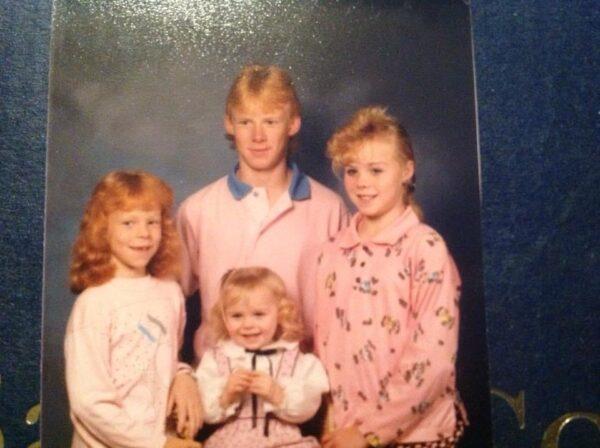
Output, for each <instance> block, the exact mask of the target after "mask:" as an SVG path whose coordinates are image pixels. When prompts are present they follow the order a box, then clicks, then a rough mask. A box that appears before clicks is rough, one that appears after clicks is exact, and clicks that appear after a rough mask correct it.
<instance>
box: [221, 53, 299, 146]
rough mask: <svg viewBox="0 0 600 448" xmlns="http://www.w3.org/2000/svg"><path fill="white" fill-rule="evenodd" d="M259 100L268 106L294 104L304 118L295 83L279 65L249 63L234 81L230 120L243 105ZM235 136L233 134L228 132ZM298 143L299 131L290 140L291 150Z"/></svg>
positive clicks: (293, 110) (227, 108)
mask: <svg viewBox="0 0 600 448" xmlns="http://www.w3.org/2000/svg"><path fill="white" fill-rule="evenodd" d="M252 100H255V101H256V100H258V101H260V102H261V103H262V104H263V105H264V107H266V108H267V109H275V108H280V107H283V106H285V105H289V106H290V112H291V116H292V117H300V115H301V107H300V101H299V100H298V95H297V94H296V89H295V88H294V83H293V82H292V78H291V77H290V75H289V73H288V72H286V71H285V70H283V69H282V68H279V67H277V66H276V65H259V64H251V65H246V66H245V67H244V68H242V70H241V71H240V73H239V74H238V76H237V77H236V78H235V80H234V81H233V84H232V85H231V88H230V89H229V94H228V95H227V102H226V104H225V113H226V115H227V117H228V118H229V119H231V118H232V116H233V115H232V114H233V111H234V110H236V109H240V108H243V107H244V105H245V104H247V103H248V102H249V101H252ZM228 138H229V139H232V136H231V135H228ZM297 146H298V143H297V134H296V135H294V136H292V137H291V138H290V140H289V142H288V153H289V152H291V151H293V150H295V149H296V147H297Z"/></svg>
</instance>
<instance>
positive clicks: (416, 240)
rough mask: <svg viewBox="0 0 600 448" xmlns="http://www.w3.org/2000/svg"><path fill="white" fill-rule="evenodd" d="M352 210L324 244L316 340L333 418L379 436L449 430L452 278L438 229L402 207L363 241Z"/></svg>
mask: <svg viewBox="0 0 600 448" xmlns="http://www.w3.org/2000/svg"><path fill="white" fill-rule="evenodd" d="M359 220H360V215H356V216H354V218H353V219H352V221H351V225H350V226H349V227H348V228H346V229H345V230H343V231H342V232H340V234H339V235H338V236H337V237H336V238H335V240H334V241H332V242H329V243H326V244H325V245H324V248H323V251H322V253H321V256H320V257H319V266H318V274H317V289H318V293H317V304H316V316H317V324H316V328H315V349H316V351H317V353H318V355H319V357H320V358H321V359H322V360H323V363H324V364H325V367H326V369H327V373H328V375H329V379H330V383H331V391H332V396H333V410H334V412H333V415H334V423H335V426H336V428H341V427H346V426H351V425H357V426H358V427H359V429H360V431H361V432H362V433H363V434H367V433H374V434H375V435H376V436H378V437H379V439H380V441H381V442H382V443H386V444H387V443H389V442H391V441H393V440H397V441H399V442H404V443H408V442H424V441H432V440H438V439H441V438H443V437H447V436H450V435H452V432H453V431H454V428H455V424H456V415H455V406H454V405H455V403H458V398H457V393H456V389H455V366H454V363H455V359H456V350H457V341H458V317H459V310H458V303H459V297H460V278H459V274H458V271H457V269H456V266H455V264H454V262H453V260H452V257H451V256H450V254H449V253H448V250H447V248H446V245H445V243H444V241H443V239H442V238H441V236H440V235H439V234H438V233H437V232H436V231H435V230H433V229H432V228H430V227H428V226H427V225H425V224H422V223H420V222H419V218H418V217H417V216H416V214H415V213H414V211H413V210H412V208H410V207H409V208H408V209H407V210H406V211H405V212H404V213H403V214H402V216H400V217H399V218H398V219H397V220H396V221H395V222H394V223H393V224H392V225H390V226H389V227H387V228H386V229H384V230H383V231H382V232H380V233H379V234H378V235H377V236H375V237H374V238H372V239H371V240H370V241H362V240H361V238H360V237H359V235H358V233H357V230H356V228H357V223H358V221H359Z"/></svg>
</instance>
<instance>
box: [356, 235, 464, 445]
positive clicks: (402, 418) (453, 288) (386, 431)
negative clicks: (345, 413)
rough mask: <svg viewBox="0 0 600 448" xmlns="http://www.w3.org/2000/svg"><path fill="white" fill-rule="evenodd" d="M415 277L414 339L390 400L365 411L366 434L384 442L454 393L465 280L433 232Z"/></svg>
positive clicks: (418, 256) (417, 254) (416, 258)
mask: <svg viewBox="0 0 600 448" xmlns="http://www.w3.org/2000/svg"><path fill="white" fill-rule="evenodd" d="M411 276H412V282H411V284H412V286H411V291H410V304H409V306H410V309H409V313H410V317H409V321H408V327H407V329H408V337H409V340H408V343H407V346H406V347H405V348H404V351H403V353H402V357H401V361H400V363H399V365H398V366H397V367H396V368H394V369H392V371H393V373H392V374H391V376H390V378H389V383H388V384H389V385H388V391H389V393H390V401H388V402H385V403H384V404H383V405H382V409H379V410H377V412H372V413H365V414H364V415H363V416H362V418H361V419H360V420H361V422H360V424H359V429H360V431H361V432H362V433H363V434H367V433H374V434H375V435H377V436H378V437H379V438H380V440H381V442H382V443H389V442H390V441H392V440H394V439H396V438H397V437H399V436H401V435H402V433H407V432H408V431H414V430H415V428H417V427H418V425H419V423H420V421H421V419H422V417H423V415H425V414H429V415H430V413H431V412H435V407H436V400H438V399H440V398H441V397H444V396H445V395H446V394H454V383H455V382H454V376H455V365H454V362H455V358H456V351H457V345H458V318H459V309H458V301H459V297H460V277H459V274H458V271H457V269H456V266H455V264H454V262H453V260H452V257H451V256H450V254H449V253H448V250H447V248H446V245H445V243H444V241H443V240H442V239H441V237H440V236H439V235H438V234H437V233H435V232H434V231H430V232H428V233H427V234H426V235H424V236H423V237H421V238H420V240H419V241H418V242H417V245H416V248H415V251H414V255H413V257H412V269H411ZM452 411H453V409H452ZM444 412H446V411H444ZM422 429H425V428H422Z"/></svg>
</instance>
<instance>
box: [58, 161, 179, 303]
mask: <svg viewBox="0 0 600 448" xmlns="http://www.w3.org/2000/svg"><path fill="white" fill-rule="evenodd" d="M172 207H173V192H172V190H171V188H170V187H169V186H168V185H167V184H166V183H165V182H164V181H163V180H161V179H160V178H158V177H156V176H154V175H152V174H150V173H147V172H144V171H113V172H111V173H108V174H107V175H106V176H104V177H103V178H102V179H101V180H100V182H98V184H97V185H96V187H95V188H94V191H93V192H92V196H91V198H90V200H89V202H88V203H87V206H86V209H85V212H84V214H83V218H82V220H81V224H80V226H79V234H78V235H77V239H76V240H75V244H74V245H73V250H72V254H71V266H70V272H69V283H70V287H71V291H72V292H74V293H75V294H79V293H80V292H82V291H83V290H84V289H86V288H89V287H90V286H97V285H101V284H103V283H105V282H107V281H108V280H110V279H111V278H113V276H114V274H115V265H114V264H113V262H112V261H111V251H110V245H109V242H108V217H109V215H110V214H111V213H113V212H116V211H130V210H133V209H136V208H141V209H144V210H149V209H153V208H159V209H160V213H161V231H162V236H161V241H160V245H159V247H158V250H157V251H156V254H155V255H154V257H152V259H151V260H150V262H149V263H148V266H147V271H148V273H150V274H151V275H153V276H155V277H158V278H173V279H175V278H177V277H178V275H179V262H180V242H179V237H178V234H177V231H176V230H175V225H174V223H173V219H172V217H171V209H172Z"/></svg>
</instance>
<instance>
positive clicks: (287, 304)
mask: <svg viewBox="0 0 600 448" xmlns="http://www.w3.org/2000/svg"><path fill="white" fill-rule="evenodd" d="M259 288H265V289H267V290H268V291H269V292H270V293H271V296H272V297H273V299H274V300H275V301H276V303H277V330H276V332H275V340H279V339H283V340H284V341H290V342H293V341H300V340H301V339H302V337H303V334H304V326H303V324H302V319H301V318H300V314H299V312H298V307H297V306H296V303H295V302H293V301H292V300H290V299H289V298H288V296H287V292H286V290H285V285H284V283H283V280H282V279H281V277H279V275H277V274H276V273H275V272H273V271H272V270H270V269H268V268H265V267H258V266H252V267H245V268H238V269H231V270H229V271H228V272H226V273H225V275H223V277H222V278H221V289H220V294H219V299H218V300H217V302H216V303H215V304H214V306H213V307H212V310H211V313H210V317H209V319H210V320H209V325H210V328H211V330H212V333H213V334H212V335H211V336H213V337H214V338H215V340H217V341H218V340H221V339H227V338H229V334H228V333H227V327H226V326H225V320H224V314H225V309H226V308H227V307H228V306H231V305H233V304H235V303H237V302H238V301H240V300H242V299H243V298H244V297H246V296H248V295H249V294H252V293H253V292H254V291H256V290H257V289H259Z"/></svg>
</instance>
